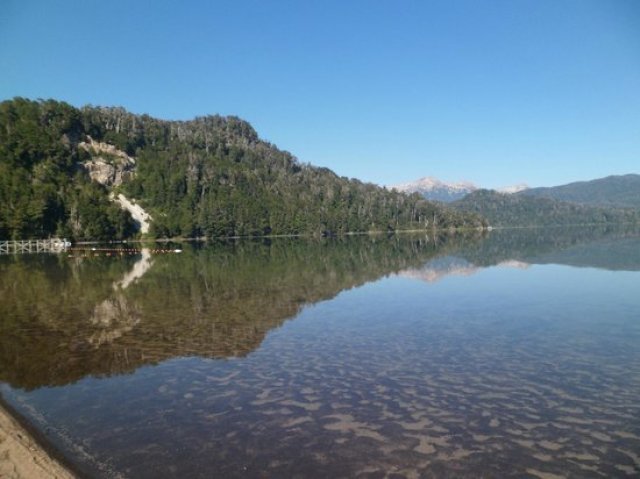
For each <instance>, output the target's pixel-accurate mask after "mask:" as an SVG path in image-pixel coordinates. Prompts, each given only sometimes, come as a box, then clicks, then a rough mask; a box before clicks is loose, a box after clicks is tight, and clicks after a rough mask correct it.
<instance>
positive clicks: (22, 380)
mask: <svg viewBox="0 0 640 479" xmlns="http://www.w3.org/2000/svg"><path fill="white" fill-rule="evenodd" d="M175 247H176V246H172V247H169V246H162V245H159V246H158V245H149V247H148V248H143V249H141V250H139V251H124V250H122V251H113V249H114V248H127V247H126V246H123V245H118V246H117V247H116V246H110V247H109V246H106V247H105V250H97V251H91V250H89V251H86V250H73V251H71V252H70V253H69V254H61V255H24V256H4V257H0V395H1V396H2V398H3V401H4V402H5V403H6V404H8V405H9V406H10V407H11V408H12V409H14V410H15V411H17V413H19V414H20V415H21V416H23V417H24V418H25V419H26V420H27V421H28V422H29V423H30V424H31V425H32V426H33V427H34V428H36V429H37V430H39V431H40V432H41V433H42V434H43V435H44V436H45V437H46V438H47V439H48V441H49V442H50V443H51V444H52V445H53V446H54V447H55V448H56V449H57V450H58V451H60V452H61V453H62V454H63V455H64V456H65V457H66V458H67V459H68V461H69V462H70V463H72V464H73V465H74V467H75V468H76V469H77V470H78V471H80V472H81V473H83V474H85V475H87V476H90V477H135V478H146V477H148V478H158V477H190V478H196V477H225V478H228V477H229V478H232V477H243V478H246V477H250V478H251V477H300V478H306V477H310V478H315V477H332V478H334V477H371V478H377V477H380V478H382V477H397V478H401V477H407V478H414V477H438V478H440V477H480V476H484V477H531V478H536V477H538V478H555V477H638V476H639V475H640V234H639V233H638V231H634V230H629V229H623V228H617V229H601V228H595V229H594V228H591V229H580V228H574V229H557V230H554V229H551V230H546V231H539V230H512V231H506V230H505V231H493V232H491V233H479V232H478V233H474V234H470V235H454V236H446V235H443V236H433V235H432V234H428V235H424V234H422V235H406V236H405V235H399V236H389V237H387V236H372V237H368V236H363V237H350V238H338V239H323V240H309V239H273V240H237V241H227V242H217V243H210V244H207V245H203V244H199V245H180V246H179V247H180V248H182V249H183V251H182V253H174V252H171V251H170V250H171V249H172V248H175Z"/></svg>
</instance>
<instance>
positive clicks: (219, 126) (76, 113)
mask: <svg viewBox="0 0 640 479" xmlns="http://www.w3.org/2000/svg"><path fill="white" fill-rule="evenodd" d="M86 142H100V143H101V144H108V145H110V146H111V145H112V146H113V147H115V150H114V151H116V152H117V155H110V154H105V153H104V152H100V160H101V161H106V162H110V163H112V166H113V167H117V160H118V155H120V156H126V155H129V156H130V157H131V161H132V162H134V163H135V171H134V172H133V174H131V175H127V176H126V177H125V176H123V178H125V181H123V182H121V183H118V184H100V183H97V182H95V181H92V180H91V177H90V175H89V171H88V167H87V165H88V163H90V162H91V161H93V160H95V158H96V155H97V154H98V153H96V151H93V150H92V149H90V148H81V147H79V146H81V145H82V144H83V143H84V144H86ZM110 192H116V193H120V192H121V193H124V194H125V195H127V197H129V198H135V199H137V200H138V202H139V204H140V205H142V206H144V207H145V209H147V210H148V211H149V212H150V213H151V216H152V218H153V221H152V224H151V234H152V235H153V236H156V237H176V236H183V237H195V236H208V237H220V236H243V235H270V234H271V235H275V234H317V235H319V234H343V233H349V232H361V231H372V230H377V231H391V230H399V229H426V228H429V229H431V228H434V227H435V228H451V227H479V226H484V225H486V222H485V220H484V219H483V218H481V217H480V216H478V215H475V214H468V213H463V212H459V211H455V210H452V209H448V208H446V207H444V206H441V205H436V204H433V203H431V202H429V201H426V200H424V199H423V198H421V197H420V196H419V195H417V194H414V195H406V194H402V193H398V192H396V191H388V190H387V189H385V188H381V187H379V186H376V185H373V184H367V183H363V182H360V181H358V180H354V179H348V178H344V177H339V176H338V175H336V174H335V173H333V172H332V171H330V170H328V169H326V168H317V167H313V166H311V165H308V164H305V163H302V162H300V161H298V160H297V159H296V158H295V157H293V156H292V155H291V154H290V153H288V152H286V151H282V150H279V149H278V148H276V147H275V146H274V145H272V144H270V143H268V142H265V141H263V140H261V139H260V138H259V137H258V135H257V133H256V132H255V130H254V129H253V128H252V127H251V125H249V124H248V123H247V122H245V121H242V120H240V119H238V118H235V117H221V116H206V117H200V118H196V119H194V120H192V121H165V120H159V119H155V118H152V117H150V116H148V115H136V114H132V113H129V112H127V111H126V110H124V109H122V108H102V107H92V106H87V107H83V108H81V109H78V108H74V107H73V106H71V105H68V104H66V103H63V102H58V101H54V100H46V101H31V100H27V99H22V98H15V99H13V100H9V101H5V102H2V103H0V238H12V237H13V238H28V237H46V236H50V235H59V236H67V237H71V238H75V239H121V238H126V237H129V236H131V235H132V234H134V231H135V224H134V222H133V221H132V219H131V217H130V215H129V214H128V213H127V212H125V211H123V210H121V209H119V207H118V206H117V205H116V204H115V203H113V202H111V201H110V200H109V193H110Z"/></svg>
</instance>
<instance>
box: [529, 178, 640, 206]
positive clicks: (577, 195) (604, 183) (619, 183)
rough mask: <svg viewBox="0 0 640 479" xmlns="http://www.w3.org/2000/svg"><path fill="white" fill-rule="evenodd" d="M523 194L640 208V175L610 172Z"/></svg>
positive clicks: (574, 201) (596, 204) (573, 201)
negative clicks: (605, 174) (606, 174)
mask: <svg viewBox="0 0 640 479" xmlns="http://www.w3.org/2000/svg"><path fill="white" fill-rule="evenodd" d="M519 194H522V195H525V196H532V197H539V198H551V199H555V200H560V201H567V202H571V203H577V204H583V205H590V206H607V207H618V208H640V175H639V174H635V173H628V174H625V175H609V176H606V177H604V178H596V179H593V180H587V181H575V182H572V183H567V184H564V185H559V186H551V187H539V188H529V189H528V190H525V191H523V192H521V193H519Z"/></svg>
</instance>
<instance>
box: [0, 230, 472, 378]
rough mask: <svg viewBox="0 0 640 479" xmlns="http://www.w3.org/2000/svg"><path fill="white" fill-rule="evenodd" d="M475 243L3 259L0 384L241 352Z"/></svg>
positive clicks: (250, 244)
mask: <svg viewBox="0 0 640 479" xmlns="http://www.w3.org/2000/svg"><path fill="white" fill-rule="evenodd" d="M473 241H474V240H473V239H470V238H464V237H456V238H447V237H444V238H439V239H438V241H434V239H433V238H430V239H427V238H425V237H424V236H421V237H418V238H412V237H400V238H398V237H388V238H387V237H373V238H370V237H354V238H349V239H343V240H340V239H335V240H323V241H307V240H295V239H292V240H284V239H282V240H274V241H273V242H269V243H263V242H254V241H239V242H225V243H220V244H216V245H213V246H209V247H204V248H194V249H186V250H185V251H184V252H183V253H182V254H180V255H159V256H155V257H154V258H153V259H154V261H153V267H149V266H150V265H151V262H150V258H149V257H148V256H147V255H146V254H143V255H142V256H138V257H137V260H136V261H135V262H134V260H133V259H132V258H122V259H121V258H113V257H111V258H105V257H102V258H88V259H80V258H75V259H73V260H72V259H65V258H63V257H53V256H46V257H45V256H42V257H38V258H36V260H33V257H32V258H26V257H23V258H18V257H16V258H3V262H2V263H0V331H1V332H2V334H1V335H0V380H3V381H6V382H9V383H11V384H12V385H13V386H15V387H22V388H35V387H39V386H44V385H61V384H66V383H69V382H73V381H77V380H79V379H81V378H83V377H85V376H87V375H105V374H107V375H108V374H117V373H124V372H128V371H132V370H134V369H136V368H137V367H140V366H142V365H145V364H153V363H157V362H159V361H162V360H165V359H168V358H172V357H178V356H191V355H198V356H204V357H210V358H221V357H230V356H242V355H246V354H248V353H250V352H251V351H253V350H254V349H255V348H256V347H258V346H259V345H260V343H261V342H262V340H263V339H264V337H265V335H266V334H267V332H268V331H270V330H271V329H273V328H275V327H278V326H279V325H281V324H282V323H283V322H284V321H285V320H286V319H288V318H291V317H293V316H295V315H296V314H297V313H298V312H299V311H300V308H301V307H303V306H304V305H306V304H310V303H314V302H317V301H320V300H324V299H328V298H331V297H333V296H335V295H336V294H338V293H339V292H340V291H342V290H344V289H348V288H352V287H355V286H358V285H361V284H363V283H365V282H368V281H373V280H376V279H377V278H380V277H381V276H384V275H388V274H390V273H396V272H399V271H401V270H404V269H407V268H410V267H417V266H419V265H421V264H423V263H424V262H425V261H427V260H428V259H430V258H432V257H434V256H436V255H439V254H446V252H447V251H449V250H452V249H457V248H459V247H460V246H461V245H462V244H464V243H466V242H471V243H472V242H473ZM436 243H437V245H436ZM142 274H144V276H142Z"/></svg>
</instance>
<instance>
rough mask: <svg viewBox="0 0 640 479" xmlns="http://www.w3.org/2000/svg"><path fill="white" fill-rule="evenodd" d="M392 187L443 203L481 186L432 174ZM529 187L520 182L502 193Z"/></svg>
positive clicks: (457, 198)
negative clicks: (447, 179) (445, 180)
mask: <svg viewBox="0 0 640 479" xmlns="http://www.w3.org/2000/svg"><path fill="white" fill-rule="evenodd" d="M392 188H395V189H396V190H398V191H400V192H402V193H419V194H420V195H422V196H423V197H424V198H425V199H427V200H431V201H440V202H443V203H451V202H452V201H457V200H460V199H462V198H464V197H465V196H466V195H468V194H469V193H473V192H474V191H476V190H479V189H481V187H479V186H477V185H475V184H473V183H471V182H469V181H461V182H458V183H447V182H444V181H441V180H439V179H437V178H434V177H432V176H427V177H424V178H420V179H419V180H416V181H411V182H409V183H401V184H398V185H393V186H392ZM527 188H528V186H527V185H525V184H518V185H512V186H507V187H504V188H500V189H499V190H498V191H499V192H501V193H509V194H511V193H518V192H520V191H523V190H526V189H527Z"/></svg>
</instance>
